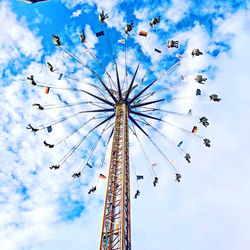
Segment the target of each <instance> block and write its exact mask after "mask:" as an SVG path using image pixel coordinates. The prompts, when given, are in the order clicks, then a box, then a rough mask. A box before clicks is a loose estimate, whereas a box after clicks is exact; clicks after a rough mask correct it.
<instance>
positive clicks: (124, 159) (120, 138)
mask: <svg viewBox="0 0 250 250" xmlns="http://www.w3.org/2000/svg"><path fill="white" fill-rule="evenodd" d="M115 109H116V111H115V112H116V118H115V125H114V135H113V144H112V150H111V157H110V167H109V177H108V183H107V192H106V200H105V205H104V215H103V225H102V234H101V242H100V249H102V250H104V249H131V234H130V190H129V138H128V106H127V104H126V103H125V102H121V103H119V104H118V105H116V107H115Z"/></svg>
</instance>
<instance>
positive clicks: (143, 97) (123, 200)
mask: <svg viewBox="0 0 250 250" xmlns="http://www.w3.org/2000/svg"><path fill="white" fill-rule="evenodd" d="M107 18H109V17H108V15H107V14H105V13H104V11H102V13H101V14H99V21H100V23H101V27H102V30H101V31H100V32H97V33H96V36H97V37H100V36H104V37H105V40H106V43H107V46H108V48H109V51H110V54H111V56H112V61H113V66H114V69H115V78H116V79H115V80H114V79H112V77H111V75H110V74H109V73H108V72H107V70H106V68H105V67H104V65H103V64H102V63H101V61H100V60H99V59H98V58H97V56H96V55H95V53H94V52H93V50H92V49H91V48H90V47H89V46H88V45H87V37H86V34H85V32H84V31H82V34H81V35H80V40H81V44H82V45H83V47H84V48H85V52H86V53H87V54H88V56H90V57H91V59H93V60H94V61H95V62H96V63H97V64H98V65H99V67H100V68H101V69H102V70H103V72H104V75H105V76H106V77H107V79H108V83H107V81H106V82H105V81H104V80H103V77H101V76H99V74H98V73H97V72H96V71H95V70H94V69H93V68H92V67H90V66H89V65H87V64H86V63H85V62H84V61H82V60H81V58H80V57H78V56H76V55H75V54H74V53H72V52H70V51H69V50H68V49H67V48H66V47H65V46H64V45H63V44H62V43H61V41H60V38H59V36H57V35H52V36H53V43H54V44H55V45H56V46H57V47H58V49H61V50H62V51H63V52H64V53H65V54H67V55H68V56H69V57H70V58H72V59H73V60H74V61H76V62H77V63H78V64H79V65H80V66H81V67H83V68H84V69H86V70H88V71H89V73H90V74H91V75H93V76H94V77H95V78H96V80H98V84H96V83H84V84H87V85H88V86H89V87H92V88H94V90H95V93H97V94H94V93H93V92H90V91H87V90H85V89H78V88H73V87H68V88H65V87H59V86H55V85H47V84H43V83H40V82H37V81H35V78H34V75H31V76H30V77H27V79H28V81H29V82H30V84H31V85H33V86H34V87H38V88H45V93H46V94H48V93H49V91H50V90H53V91H55V92H59V93H60V91H64V90H66V91H73V92H79V93H83V94H86V95H87V96H89V97H91V98H93V101H81V102H77V103H62V102H61V103H59V104H39V103H34V104H33V106H34V107H36V108H37V109H38V110H40V111H46V110H53V109H63V108H68V107H75V106H81V105H89V106H95V107H98V108H96V109H90V110H82V111H79V112H77V113H74V114H71V115H68V116H64V117H61V118H59V119H57V120H54V121H51V122H48V123H45V124H42V125H39V126H36V127H34V126H32V125H31V124H29V125H28V126H27V129H29V130H31V131H32V132H38V131H41V130H46V129H47V131H48V132H51V131H52V126H53V127H54V126H55V125H57V124H59V123H62V122H64V121H67V120H70V119H71V118H73V117H77V116H79V115H80V114H91V113H94V114H96V113H97V114H100V115H98V116H94V117H92V118H90V119H88V120H87V121H85V122H84V123H82V124H81V125H80V126H79V127H77V128H75V129H73V130H71V131H70V132H69V133H68V134H67V135H66V136H63V137H62V138H60V139H58V140H57V141H56V142H54V143H49V142H47V141H44V145H45V146H46V147H47V148H50V149H52V148H54V147H56V146H58V145H59V144H61V143H63V142H65V140H66V139H69V138H70V137H71V136H72V135H73V134H75V133H77V132H79V130H80V129H82V128H83V127H85V126H87V125H89V124H92V123H95V124H94V125H93V127H92V128H91V129H90V130H89V131H88V132H87V134H85V135H84V136H82V138H81V139H80V140H79V141H78V142H77V143H76V144H75V145H74V146H73V147H72V148H71V150H70V151H69V152H67V153H66V154H65V155H64V156H63V157H62V158H61V159H60V160H59V161H58V162H57V163H56V164H55V165H52V166H51V167H50V169H55V170H57V169H59V168H61V167H62V165H63V164H64V163H65V162H66V161H67V160H68V159H70V156H71V155H72V154H73V153H74V152H75V151H76V150H77V149H78V148H79V147H80V146H81V144H82V143H83V142H84V141H85V140H86V139H87V137H89V136H91V134H92V133H93V132H94V131H96V130H97V129H98V128H100V127H103V126H104V127H103V129H102V131H101V133H100V134H99V135H98V137H97V139H96V141H95V142H94V144H93V147H92V148H91V149H90V150H89V152H88V155H87V156H86V158H85V163H84V164H83V167H82V168H81V169H80V171H78V172H75V173H73V175H72V177H73V178H79V177H80V176H81V175H82V174H83V171H84V169H85V168H86V167H89V168H93V166H92V164H91V163H90V162H91V157H92V156H93V154H94V151H95V149H96V148H97V145H98V143H99V142H100V141H101V139H103V135H104V133H105V132H106V131H108V130H111V132H109V136H108V139H107V141H106V143H105V150H104V153H103V157H102V160H101V163H100V167H99V169H101V168H102V167H103V165H104V162H105V156H106V153H107V145H108V144H109V142H110V141H111V140H112V145H111V156H110V165H109V174H108V178H107V190H106V198H105V204H104V213H103V222H102V231H101V240H100V249H101V250H104V249H122V250H123V249H126V250H127V249H131V219H130V173H129V171H130V169H129V158H130V157H129V156H131V154H129V148H130V147H129V132H131V133H132V135H133V136H134V137H135V139H136V141H138V144H139V147H140V148H141V151H142V154H143V156H144V158H145V160H146V162H147V164H148V165H149V168H150V169H151V171H152V175H153V186H156V185H157V183H158V181H159V179H158V177H157V175H156V173H155V170H154V166H156V163H153V164H152V162H151V161H150V158H149V156H148V155H147V153H146V151H145V149H144V147H143V143H142V142H141V141H140V139H139V137H138V134H137V131H141V132H142V134H143V135H145V136H146V138H147V139H148V141H149V142H150V143H151V145H152V146H153V147H155V149H156V150H157V151H158V152H159V153H160V154H161V155H162V156H163V158H164V159H165V160H166V161H167V163H168V165H169V167H170V168H171V170H172V171H173V173H174V175H175V178H176V181H177V182H180V179H181V174H180V173H179V172H178V171H177V169H176V167H175V166H174V162H173V161H172V160H170V159H169V158H168V157H167V155H166V154H165V152H163V150H162V149H161V148H160V147H159V145H158V144H157V143H156V141H155V140H154V139H153V138H152V137H151V136H150V134H149V132H146V131H145V129H144V128H145V127H147V129H152V130H153V131H155V132H157V133H158V134H160V135H162V136H163V137H164V138H165V139H166V140H167V142H168V143H169V144H170V145H171V146H173V148H175V149H176V150H177V151H178V152H179V153H180V154H182V155H183V157H184V158H185V160H186V161H187V162H188V163H191V156H190V154H188V153H187V152H186V151H185V150H184V149H183V148H182V147H181V144H182V141H181V142H180V143H179V144H177V145H176V143H175V142H173V141H172V140H171V139H169V138H168V136H167V135H166V134H164V133H162V132H161V131H160V130H159V129H157V128H155V127H154V126H153V125H152V124H151V123H150V120H151V121H159V122H161V123H164V124H167V125H169V126H172V127H175V128H176V129H178V130H180V131H181V132H183V133H186V134H191V135H193V136H196V137H198V138H199V139H201V140H203V142H204V144H205V146H206V147H210V140H209V139H208V138H203V137H202V136H200V135H199V134H197V133H196V132H197V126H194V127H193V129H192V130H191V131H189V130H187V129H185V128H182V127H179V126H177V125H176V124H173V123H170V122H169V121H167V120H164V119H162V118H159V117H157V116H153V115H151V114H149V113H168V114H171V115H177V116H182V117H194V118H197V116H193V115H192V110H191V109H190V110H189V112H188V113H187V114H186V113H178V112H174V111H170V110H164V109H160V108H152V106H151V107H150V105H152V104H156V103H164V102H170V101H172V100H178V99H183V98H192V97H197V98H199V96H201V90H200V89H197V90H196V93H195V95H194V96H190V97H176V98H174V97H173V96H170V95H167V96H166V97H164V98H161V99H154V100H150V101H149V100H148V101H147V99H148V98H151V97H153V96H156V94H157V93H160V92H164V91H166V92H169V91H171V89H172V88H174V87H175V86H176V85H177V84H172V85H171V86H169V87H163V88H159V89H157V90H154V91H151V92H149V93H148V94H146V93H145V92H146V91H147V90H149V89H150V88H151V87H152V86H155V85H156V84H157V81H158V82H159V80H160V79H162V78H163V77H164V76H166V75H167V74H168V73H170V72H172V71H173V70H174V69H175V68H176V67H177V66H178V65H179V64H180V63H181V60H182V56H181V55H179V54H178V55H177V58H178V61H177V62H176V63H175V64H174V65H173V66H172V67H170V68H169V69H168V70H166V71H164V72H163V73H162V74H161V75H160V76H158V77H154V79H153V80H152V81H150V82H149V83H147V84H145V78H146V77H147V76H148V75H150V73H153V72H152V70H151V69H149V70H147V71H146V73H145V74H144V76H143V77H142V79H141V80H140V81H139V82H138V83H137V84H135V79H136V76H137V74H138V71H139V68H140V65H141V62H142V59H143V51H145V49H146V46H147V45H148V42H149V39H150V37H151V33H153V32H154V31H155V26H156V25H157V24H158V23H160V21H161V20H160V16H159V17H158V18H153V19H152V21H151V22H150V23H149V30H148V31H147V32H145V31H140V32H139V36H142V37H144V39H145V43H144V48H143V50H142V52H141V56H140V58H139V61H138V64H137V67H136V70H135V72H134V73H133V76H132V79H131V81H130V82H128V79H127V78H128V65H127V49H128V48H127V44H128V40H129V39H130V35H131V34H130V33H131V31H132V30H133V26H134V23H133V21H131V22H130V23H129V24H127V25H126V26H125V33H124V38H123V39H122V40H119V41H118V42H119V43H120V44H123V45H124V51H125V53H124V54H125V74H124V80H123V81H122V80H121V79H120V76H119V71H118V65H117V62H116V59H115V56H114V54H113V49H112V43H111V40H110V37H109V34H108V31H107V29H106V26H105V20H106V19H107ZM167 47H168V48H169V49H172V48H176V49H177V48H179V41H174V40H168V43H167ZM85 52H84V53H85ZM155 52H156V53H161V51H160V50H159V49H156V48H155ZM202 54H203V53H202V52H201V51H200V50H199V49H194V50H193V51H192V52H191V55H192V57H197V56H201V55H202ZM47 67H48V69H49V70H50V71H51V72H53V73H55V74H58V80H61V78H62V77H64V78H65V79H69V80H70V81H77V82H79V83H81V81H80V80H79V79H77V78H75V77H73V76H71V75H70V74H65V73H60V72H58V70H57V69H55V68H54V67H53V66H52V64H51V63H49V62H47ZM181 79H182V80H184V77H183V76H181ZM194 80H195V81H196V82H197V83H199V84H205V82H206V81H207V78H204V77H203V76H202V75H197V76H196V78H195V79H194ZM135 90H137V92H135ZM209 98H210V100H212V101H214V102H219V101H220V100H221V99H220V98H219V97H218V95H216V94H212V95H210V96H209ZM198 118H199V117H198ZM199 120H200V123H201V124H202V125H204V126H205V127H207V126H208V125H209V122H208V119H207V118H206V117H200V118H199ZM136 128H137V131H136ZM98 178H102V179H106V176H104V175H103V174H101V173H100V174H99V176H98ZM140 179H143V176H141V175H136V180H137V181H138V180H140ZM95 191H96V186H93V187H92V188H91V189H90V190H89V192H88V193H89V194H91V193H93V192H95ZM139 195H140V191H139V189H137V190H136V193H135V196H134V198H135V199H137V197H138V196H139Z"/></svg>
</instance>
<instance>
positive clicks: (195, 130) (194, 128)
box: [192, 126, 198, 134]
mask: <svg viewBox="0 0 250 250" xmlns="http://www.w3.org/2000/svg"><path fill="white" fill-rule="evenodd" d="M197 130H198V128H197V127H196V126H194V127H193V130H192V133H194V134H196V132H197Z"/></svg>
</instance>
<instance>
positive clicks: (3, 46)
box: [0, 1, 42, 72]
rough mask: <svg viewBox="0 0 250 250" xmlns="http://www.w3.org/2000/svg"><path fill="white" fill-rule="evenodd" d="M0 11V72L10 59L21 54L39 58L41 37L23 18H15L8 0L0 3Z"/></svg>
mask: <svg viewBox="0 0 250 250" xmlns="http://www.w3.org/2000/svg"><path fill="white" fill-rule="evenodd" d="M0 12H1V16H0V32H1V40H0V65H1V66H0V72H2V71H3V69H4V67H5V66H6V65H7V63H8V62H9V61H10V60H15V59H17V58H18V57H20V56H21V55H24V56H25V57H30V58H36V59H39V58H40V56H41V53H40V51H41V49H42V46H41V38H38V37H36V36H35V34H34V32H33V31H31V30H30V29H29V28H28V26H27V23H26V21H25V19H22V20H21V21H19V20H17V16H16V14H15V13H13V12H12V11H11V7H10V4H9V3H8V2H6V1H2V2H1V3H0Z"/></svg>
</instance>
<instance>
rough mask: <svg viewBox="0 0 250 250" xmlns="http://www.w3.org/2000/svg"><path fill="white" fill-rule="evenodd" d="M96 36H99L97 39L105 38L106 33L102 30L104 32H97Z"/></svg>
mask: <svg viewBox="0 0 250 250" xmlns="http://www.w3.org/2000/svg"><path fill="white" fill-rule="evenodd" d="M96 36H97V37H99V36H104V31H103V30H102V31H100V32H97V33H96Z"/></svg>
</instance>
